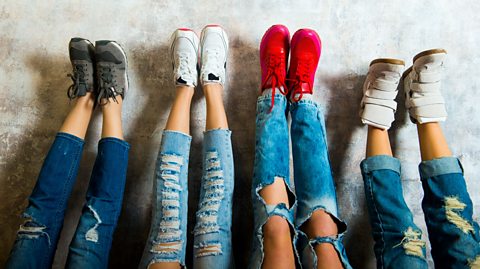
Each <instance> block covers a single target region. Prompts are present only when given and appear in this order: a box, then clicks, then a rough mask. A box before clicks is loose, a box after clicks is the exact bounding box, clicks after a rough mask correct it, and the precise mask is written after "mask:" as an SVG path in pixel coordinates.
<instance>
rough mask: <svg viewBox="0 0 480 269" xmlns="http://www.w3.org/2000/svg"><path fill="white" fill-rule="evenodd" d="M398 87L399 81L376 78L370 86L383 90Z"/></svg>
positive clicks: (394, 89)
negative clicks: (393, 81)
mask: <svg viewBox="0 0 480 269" xmlns="http://www.w3.org/2000/svg"><path fill="white" fill-rule="evenodd" d="M397 87H398V84H397V83H392V82H391V81H388V80H384V79H380V78H379V79H376V80H374V81H373V83H372V85H370V87H369V88H375V89H378V90H381V91H396V90H397Z"/></svg>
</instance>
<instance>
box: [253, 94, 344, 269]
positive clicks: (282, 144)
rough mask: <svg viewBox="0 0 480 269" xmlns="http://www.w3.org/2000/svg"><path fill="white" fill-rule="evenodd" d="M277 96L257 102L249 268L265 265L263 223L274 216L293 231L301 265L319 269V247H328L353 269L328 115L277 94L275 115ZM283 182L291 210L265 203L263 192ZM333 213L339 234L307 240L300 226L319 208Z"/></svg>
mask: <svg viewBox="0 0 480 269" xmlns="http://www.w3.org/2000/svg"><path fill="white" fill-rule="evenodd" d="M271 98H272V96H271V94H270V93H268V92H266V93H264V95H262V96H260V97H259V98H258V100H257V118H256V144H255V145H256V147H255V164H254V174H253V186H252V199H253V210H254V237H253V248H252V255H251V260H250V268H261V265H262V263H263V258H264V253H263V230H262V228H263V225H264V224H265V223H266V222H267V220H268V218H269V217H271V216H274V215H278V216H281V217H283V218H284V219H286V220H287V221H288V223H289V224H290V226H291V229H292V231H293V234H292V236H293V242H292V243H293V246H294V251H295V257H296V258H297V261H296V262H297V263H298V265H299V266H300V267H302V268H316V266H317V261H318V259H317V256H316V254H315V251H314V247H315V245H317V244H319V243H328V244H331V245H333V247H334V248H335V250H336V251H337V253H338V255H339V257H340V260H341V262H342V264H343V266H344V268H351V267H350V264H349V262H348V259H347V255H346V252H345V248H344V246H343V244H342V238H343V234H344V233H345V231H346V228H347V227H346V224H345V223H344V222H343V221H341V220H340V219H339V217H338V209H337V199H336V193H335V187H334V184H333V177H332V172H331V168H330V161H329V158H328V150H327V139H326V132H325V123H324V117H323V113H322V112H321V109H320V107H319V105H318V104H316V103H315V102H313V101H311V100H305V99H304V100H301V101H299V102H297V103H291V104H290V103H289V101H288V100H287V98H286V97H285V96H283V95H281V94H275V95H274V98H275V105H274V107H273V108H272V110H271V111H270V106H271V103H272V102H271V101H272V99H271ZM288 112H290V114H291V117H292V123H291V130H290V135H291V139H292V153H293V166H294V183H295V188H294V186H293V184H292V181H291V179H290V169H289V157H290V151H289V130H288V123H287V115H288ZM276 178H281V179H283V180H284V182H285V184H286V186H287V188H288V191H289V195H290V198H291V203H290V204H291V206H290V208H288V207H287V206H286V205H285V204H283V203H282V204H279V205H276V206H271V205H266V204H265V202H264V200H263V198H262V197H261V196H260V195H259V191H260V190H261V189H262V188H263V187H265V186H267V185H269V184H272V183H273V182H274V180H275V179H276ZM318 209H322V210H324V211H325V212H327V213H329V214H330V215H331V216H332V217H333V218H334V220H335V222H336V223H337V224H338V230H339V234H338V235H336V236H329V237H317V238H308V237H307V235H306V234H305V233H304V232H302V231H301V230H300V229H299V228H300V227H301V226H302V224H303V223H305V222H306V221H307V220H308V219H309V218H310V216H311V215H312V214H313V212H314V211H315V210H318Z"/></svg>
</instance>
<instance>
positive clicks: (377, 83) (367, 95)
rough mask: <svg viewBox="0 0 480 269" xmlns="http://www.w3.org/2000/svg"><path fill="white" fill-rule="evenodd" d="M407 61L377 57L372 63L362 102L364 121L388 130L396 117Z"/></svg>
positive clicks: (361, 110) (361, 113)
mask: <svg viewBox="0 0 480 269" xmlns="http://www.w3.org/2000/svg"><path fill="white" fill-rule="evenodd" d="M404 68H405V63H404V62H403V61H402V60H397V59H376V60H373V61H372V62H371V63H370V67H369V69H368V74H367V77H366V78H365V83H364V84H363V98H362V102H361V104H360V118H361V119H362V122H363V123H364V124H367V125H371V126H374V127H377V128H381V129H384V130H388V129H389V128H390V126H391V125H392V122H393V120H394V119H395V111H396V110H397V102H395V98H396V97H397V93H398V83H399V82H400V78H401V76H402V72H403V70H404Z"/></svg>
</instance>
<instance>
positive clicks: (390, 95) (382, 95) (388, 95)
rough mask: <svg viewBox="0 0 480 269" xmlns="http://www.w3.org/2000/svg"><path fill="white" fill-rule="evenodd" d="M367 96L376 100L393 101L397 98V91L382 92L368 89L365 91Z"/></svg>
mask: <svg viewBox="0 0 480 269" xmlns="http://www.w3.org/2000/svg"><path fill="white" fill-rule="evenodd" d="M365 96H367V97H372V98H376V99H386V100H393V99H395V97H397V91H381V90H377V89H367V90H366V91H365Z"/></svg>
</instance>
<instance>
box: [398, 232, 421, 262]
mask: <svg viewBox="0 0 480 269" xmlns="http://www.w3.org/2000/svg"><path fill="white" fill-rule="evenodd" d="M403 235H404V237H403V239H402V241H400V243H399V244H398V245H395V246H394V247H397V246H400V245H401V246H402V247H403V249H404V250H405V254H407V255H412V256H417V257H420V258H425V256H424V250H425V241H423V240H422V239H421V237H422V232H421V231H419V230H414V229H413V228H412V227H408V229H407V230H406V231H405V232H404V233H403Z"/></svg>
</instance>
